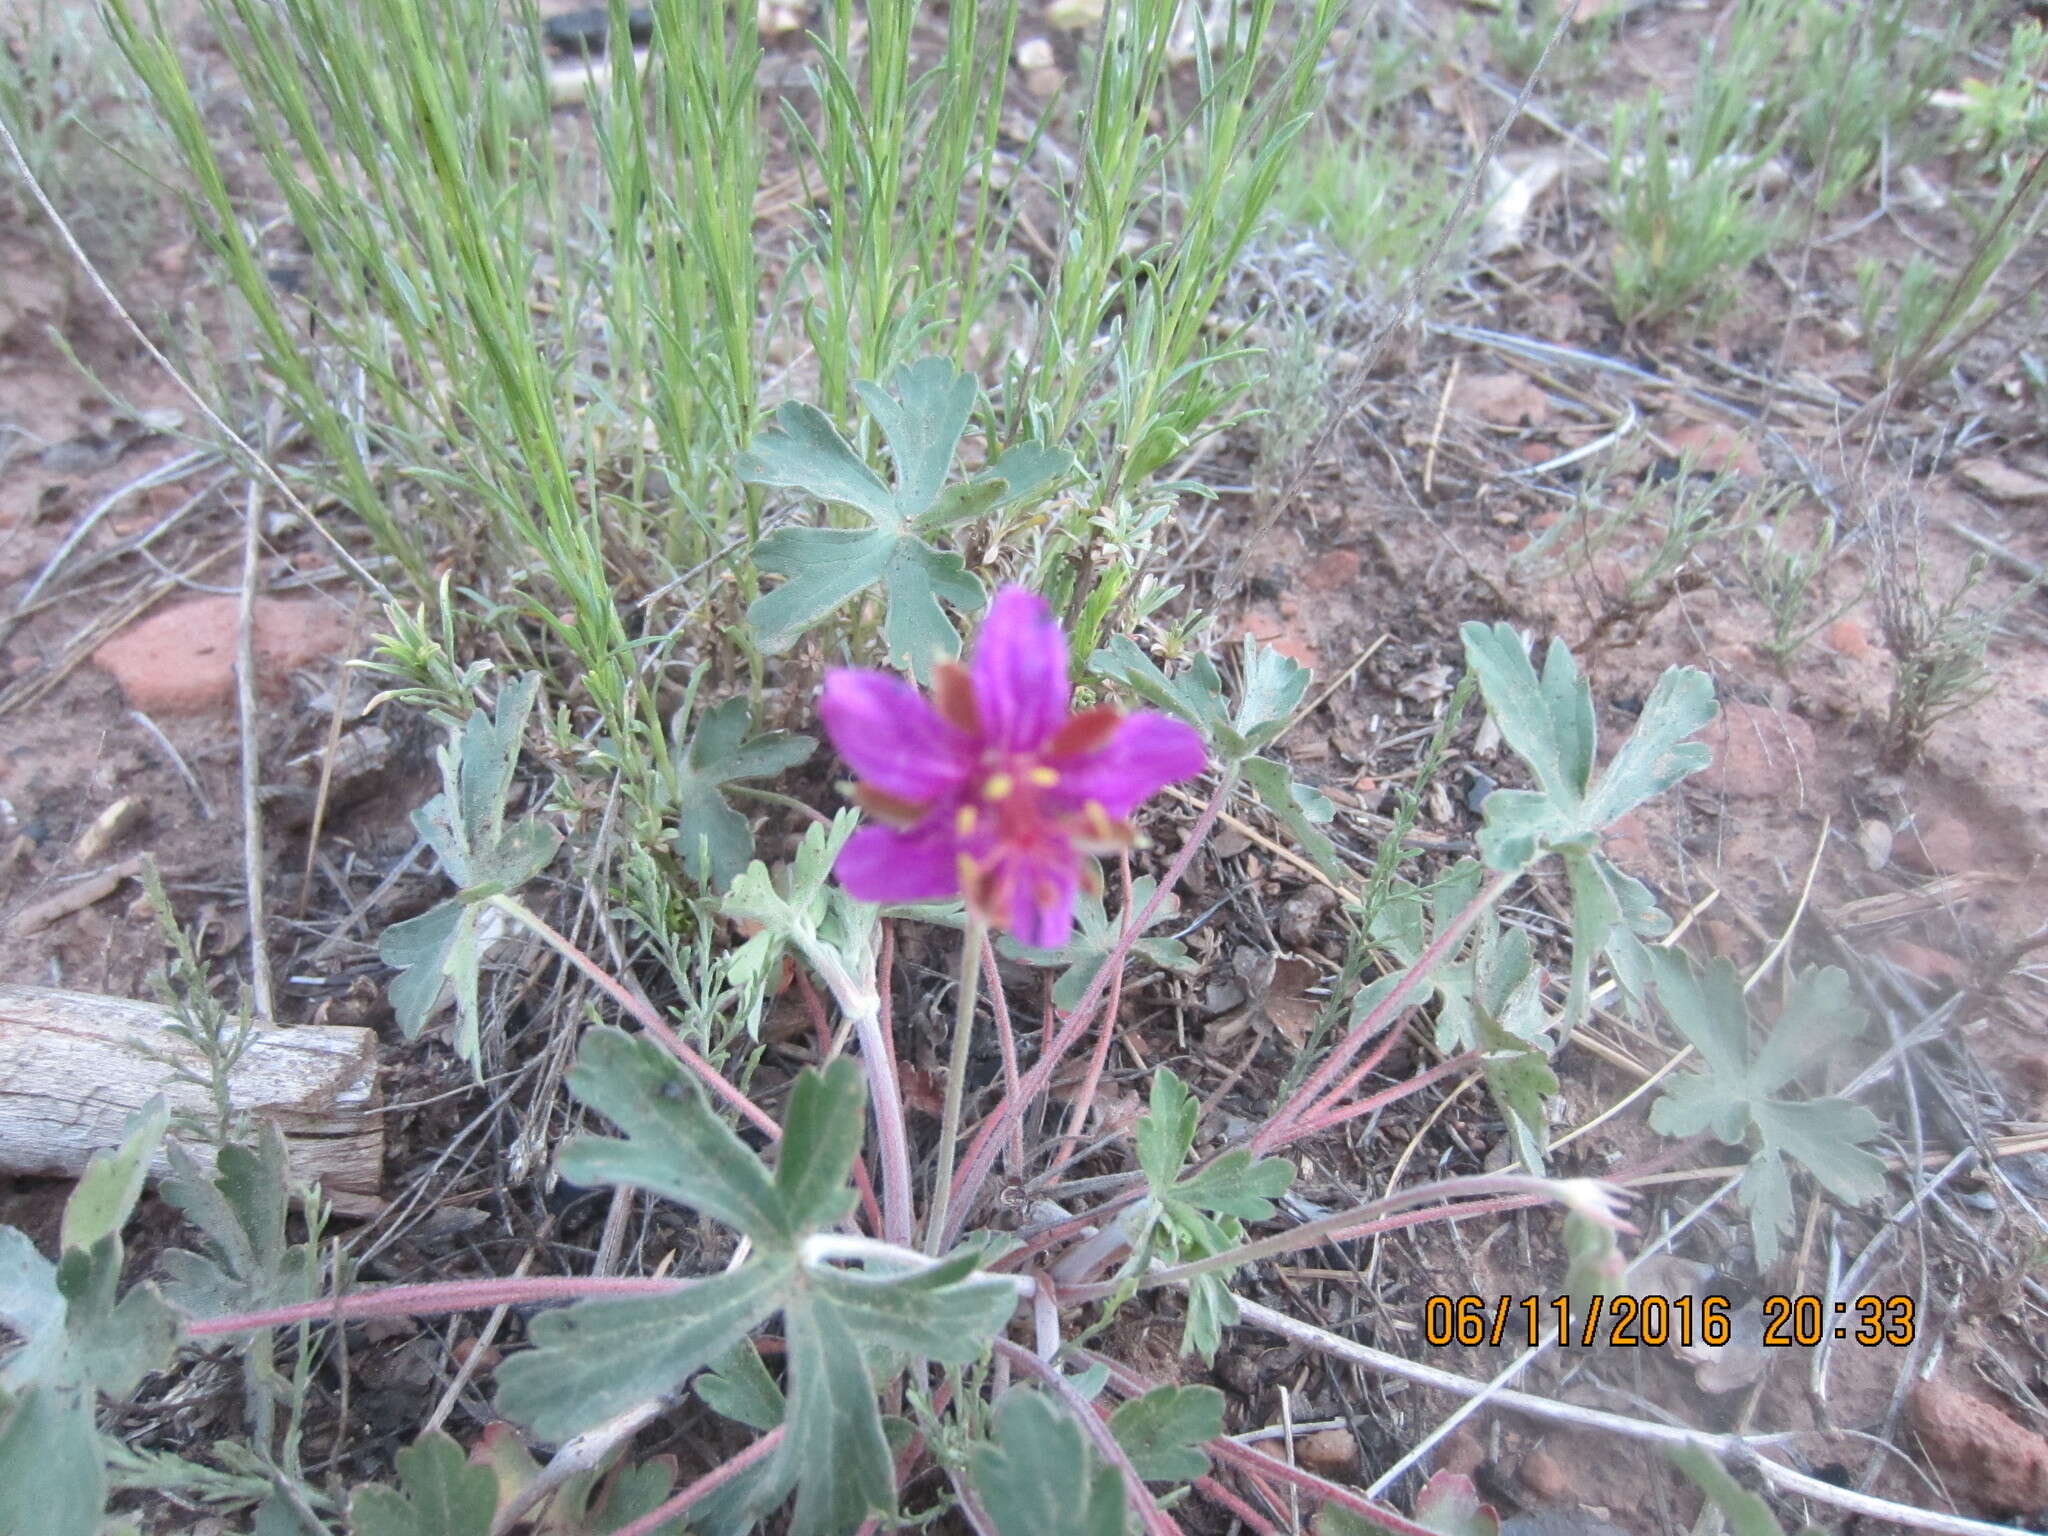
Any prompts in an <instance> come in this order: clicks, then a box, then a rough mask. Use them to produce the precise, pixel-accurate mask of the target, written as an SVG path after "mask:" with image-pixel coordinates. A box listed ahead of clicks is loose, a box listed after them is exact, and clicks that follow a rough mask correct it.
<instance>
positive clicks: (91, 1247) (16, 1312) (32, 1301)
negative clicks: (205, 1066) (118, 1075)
mask: <svg viewBox="0 0 2048 1536" xmlns="http://www.w3.org/2000/svg"><path fill="white" fill-rule="evenodd" d="M169 1123H170V1111H169V1110H168V1109H167V1108H166V1107H165V1105H164V1103H163V1101H162V1100H161V1099H158V1100H155V1101H153V1102H152V1103H151V1104H149V1105H147V1106H145V1107H144V1108H143V1109H142V1110H141V1111H139V1112H138V1113H137V1114H136V1115H135V1117H134V1118H133V1119H132V1120H131V1121H130V1122H129V1125H128V1134H127V1139H126V1140H125V1141H124V1142H123V1143H122V1145H121V1147H120V1148H119V1150H117V1151H114V1152H105V1151H102V1152H96V1153H94V1154H93V1157H92V1161H91V1162H90V1163H89V1164H88V1165H87V1166H86V1170H85V1173H84V1175H83V1176H82V1177H81V1178H80V1179H79V1181H78V1187H77V1189H76V1190H75V1191H74V1192H73V1193H72V1196H71V1199H70V1201H69V1202H68V1203H67V1204H66V1205H65V1207H64V1223H63V1229H62V1233H61V1236H60V1238H59V1244H60V1247H61V1248H62V1252H63V1256H62V1257H61V1258H60V1259H58V1261H57V1262H56V1263H55V1264H52V1263H50V1262H49V1261H48V1260H47V1259H45V1258H44V1257H43V1256H42V1255H41V1254H40V1253H38V1252H37V1251H36V1248H35V1245H34V1244H33V1243H31V1242H30V1241H29V1240H28V1237H27V1235H26V1234H24V1233H22V1232H19V1231H17V1230H15V1229H14V1228H13V1227H0V1323H4V1324H5V1325H6V1327H7V1329H8V1330H9V1331H10V1332H12V1333H13V1334H15V1335H17V1336H18V1337H19V1338H20V1340H21V1342H20V1343H19V1344H18V1345H16V1346H15V1348H14V1349H13V1350H12V1351H11V1352H10V1353H9V1354H7V1355H5V1356H4V1357H0V1531H4V1532H16V1531H19V1532H30V1531H33V1532H35V1533H36V1536H96V1533H97V1532H98V1531H99V1528H100V1519H101V1515H102V1514H103V1512H104V1511H105V1508H106V1502H107V1473H106V1465H105V1459H104V1453H103V1452H102V1450H101V1445H100V1435H99V1431H98V1429H97V1428H96V1427H95V1426H94V1423H93V1410H94V1406H95V1404H96V1402H97V1401H98V1398H99V1394H100V1393H102V1392H105V1393H107V1394H109V1395H110V1396H114V1397H122V1396H126V1395H127V1394H128V1393H130V1392H133V1391H134V1390H135V1388H136V1386H137V1384H139V1383H140V1382H141V1380H142V1378H143V1377H144V1376H145V1375H147V1374H148V1373H149V1372H151V1371H154V1370H161V1369H162V1368H163V1367H164V1366H166V1365H168V1364H169V1363H170V1359H171V1353H172V1350H173V1348H174V1347H175V1345H176V1343H177V1336H178V1324H177V1319H176V1317H175V1316H174V1315H173V1314H172V1312H171V1310H170V1308H169V1307H167V1306H165V1305H164V1302H163V1300H162V1298H161V1297H159V1296H158V1295H157V1293H156V1290H155V1288H154V1287H152V1286H148V1285H138V1286H134V1287H132V1288H131V1289H130V1290H129V1291H128V1292H127V1294H125V1295H123V1294H121V1293H120V1282H121V1261H122V1253H123V1249H122V1243H121V1227H122V1225H123V1224H124V1223H125V1222H126V1221H127V1220H128V1215H129V1213H130V1212H131V1211H132V1210H134V1208H135V1201H136V1199H137V1197H139V1196H140V1195H141V1193H142V1181H143V1176H144V1174H145V1173H146V1171H147V1170H148V1167H149V1160H150V1158H151V1157H152V1156H153V1155H154V1154H155V1152H156V1148H157V1144H158V1142H160V1141H161V1140H162V1139H163V1134H164V1130H165V1128H166V1127H167V1126H168V1125H169Z"/></svg>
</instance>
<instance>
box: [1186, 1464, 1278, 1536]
mask: <svg viewBox="0 0 2048 1536" xmlns="http://www.w3.org/2000/svg"><path fill="white" fill-rule="evenodd" d="M1195 1491H1196V1492H1197V1493H1199V1494H1201V1495H1202V1497H1203V1498H1205V1499H1207V1500H1208V1501H1209V1502H1210V1503H1212V1504H1217V1505H1220V1506H1222V1507H1223V1508H1224V1509H1226V1510H1228V1511H1229V1512H1230V1513H1231V1514H1233V1515H1235V1516H1236V1517H1237V1518H1238V1519H1240V1520H1242V1521H1243V1522H1244V1523H1245V1525H1246V1526H1247V1527H1248V1528H1249V1529H1250V1530H1251V1531H1252V1533H1253V1536H1280V1527H1279V1526H1277V1525H1275V1524H1273V1522H1272V1521H1270V1520H1268V1519H1267V1518H1266V1517H1265V1516H1264V1515H1262V1514H1260V1513H1259V1512H1258V1511H1257V1510H1255V1509H1253V1508H1252V1507H1251V1505H1250V1504H1248V1503H1246V1502H1245V1501H1244V1500H1243V1499H1240V1498H1239V1497H1238V1496H1237V1495H1236V1494H1234V1493H1232V1492H1231V1491H1230V1490H1229V1489H1228V1488H1226V1487H1224V1486H1223V1484H1221V1483H1219V1482H1218V1481H1217V1480H1216V1479H1215V1478H1213V1477H1198V1478H1196V1479H1195Z"/></svg>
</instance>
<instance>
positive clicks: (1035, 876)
mask: <svg viewBox="0 0 2048 1536" xmlns="http://www.w3.org/2000/svg"><path fill="white" fill-rule="evenodd" d="M1080 885H1081V861H1080V860H1079V859H1078V858H1077V857H1075V856H1074V854H1073V853H1072V852H1071V851H1070V850H1068V849H1065V848H1059V849H1057V851H1055V849H1054V848H1051V847H1045V848H1037V849H1031V850H1028V851H1027V850H1024V849H1004V850H1002V851H1000V852H998V853H997V855H996V863H995V866H994V867H993V868H992V869H991V870H990V871H989V876H988V879H987V881H986V882H985V884H984V887H983V888H984V890H985V891H986V893H987V896H988V899H989V901H990V902H991V903H992V905H993V906H994V908H995V910H994V911H992V912H987V913H984V914H983V915H984V916H986V917H987V918H988V919H989V920H990V921H991V922H993V923H994V924H995V925H996V926H997V927H999V928H1002V929H1004V930H1005V931H1007V932H1009V933H1011V934H1014V935H1015V936H1016V939H1017V942H1018V943H1020V944H1023V945H1025V946H1027V947H1029V948H1031V949H1058V948H1059V947H1060V946H1061V945H1063V944H1065V943H1066V942H1067V940H1068V939H1070V938H1072V937H1073V933H1074V895H1075V892H1076V891H1078V890H1079V889H1080Z"/></svg>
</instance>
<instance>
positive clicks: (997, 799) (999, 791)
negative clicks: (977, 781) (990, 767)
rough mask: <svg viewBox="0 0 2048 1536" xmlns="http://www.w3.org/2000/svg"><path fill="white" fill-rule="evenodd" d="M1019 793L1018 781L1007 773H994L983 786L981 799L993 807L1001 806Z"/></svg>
mask: <svg viewBox="0 0 2048 1536" xmlns="http://www.w3.org/2000/svg"><path fill="white" fill-rule="evenodd" d="M1016 792H1017V781H1016V780H1015V779H1013V778H1011V777H1010V775H1008V774H1007V773H992V774H990V775H989V776H988V781H987V782H986V783H984V784H983V785H982V786H981V798H982V799H984V800H986V801H988V802H989V804H991V805H1000V804H1001V803H1002V802H1003V801H1005V800H1007V799H1009V798H1010V796H1011V795H1013V794H1015V793H1016Z"/></svg>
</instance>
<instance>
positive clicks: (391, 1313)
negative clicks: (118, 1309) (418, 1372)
mask: <svg viewBox="0 0 2048 1536" xmlns="http://www.w3.org/2000/svg"><path fill="white" fill-rule="evenodd" d="M692 1283H693V1282H691V1281H689V1280H649V1279H631V1278H621V1277H604V1276H597V1275H587V1276H581V1277H579V1276H573V1275H537V1276H533V1277H530V1278H527V1279H517V1280H441V1281H434V1282H431V1283H429V1284H424V1285H387V1286H383V1287H381V1288H380V1289H378V1290H374V1291H357V1292H355V1293H354V1294H353V1295H349V1296H330V1297H326V1298H325V1299H323V1300H320V1301H302V1302H299V1303H298V1304H296V1305H295V1306H289V1307H272V1308H269V1309H268V1310H266V1311H262V1312H236V1313H231V1314H230V1315H229V1316H227V1317H210V1318H202V1319H200V1320H198V1321H196V1322H191V1323H187V1324H186V1325H185V1332H186V1334H187V1336H188V1337H191V1338H195V1339H208V1338H215V1337H218V1336H219V1335H222V1334H229V1333H253V1332H255V1331H256V1330H257V1329H259V1328H286V1327H289V1326H290V1325H291V1324H293V1323H326V1322H353V1321H355V1320H356V1319H357V1318H364V1317H424V1316H426V1315H427V1314H429V1313H440V1312H468V1311H471V1310H474V1309H475V1308H478V1307H518V1306H526V1305H529V1304H531V1303H534V1302H545V1301H580V1300H582V1299H584V1298H585V1297H589V1296H668V1295H673V1294H674V1293H675V1292H677V1291H680V1290H683V1289H685V1288H687V1287H688V1286H689V1285H691V1284H692Z"/></svg>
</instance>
